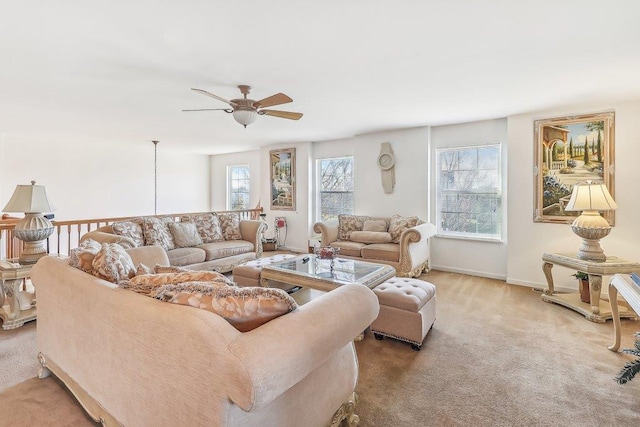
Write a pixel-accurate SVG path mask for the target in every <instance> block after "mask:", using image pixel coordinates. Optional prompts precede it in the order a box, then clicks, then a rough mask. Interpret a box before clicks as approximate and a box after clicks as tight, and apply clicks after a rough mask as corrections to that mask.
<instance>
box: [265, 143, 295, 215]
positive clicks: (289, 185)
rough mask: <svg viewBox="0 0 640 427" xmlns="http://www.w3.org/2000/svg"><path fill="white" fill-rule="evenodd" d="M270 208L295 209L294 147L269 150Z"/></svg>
mask: <svg viewBox="0 0 640 427" xmlns="http://www.w3.org/2000/svg"><path fill="white" fill-rule="evenodd" d="M269 166H270V169H271V175H270V177H271V209H272V210H283V211H293V210H295V209H296V149H295V148H287V149H284V150H272V151H269Z"/></svg>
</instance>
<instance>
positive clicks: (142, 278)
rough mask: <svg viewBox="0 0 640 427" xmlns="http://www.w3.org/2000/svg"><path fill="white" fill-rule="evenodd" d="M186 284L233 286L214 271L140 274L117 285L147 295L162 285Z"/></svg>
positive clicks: (222, 275) (226, 278)
mask: <svg viewBox="0 0 640 427" xmlns="http://www.w3.org/2000/svg"><path fill="white" fill-rule="evenodd" d="M188 282H207V283H218V284H222V285H225V286H235V283H233V282H232V281H231V280H229V278H228V277H227V276H225V275H224V274H222V273H218V272H216V271H193V270H189V271H184V272H178V273H157V274H140V275H137V276H135V277H133V278H131V279H130V280H124V281H121V282H120V283H119V285H120V287H121V288H125V289H130V290H132V291H135V292H138V293H141V294H146V295H149V294H150V293H151V292H153V291H154V290H155V289H157V288H158V287H160V286H163V285H176V284H179V283H188Z"/></svg>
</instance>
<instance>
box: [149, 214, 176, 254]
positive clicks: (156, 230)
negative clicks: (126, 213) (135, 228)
mask: <svg viewBox="0 0 640 427" xmlns="http://www.w3.org/2000/svg"><path fill="white" fill-rule="evenodd" d="M169 222H174V221H173V218H171V217H164V218H156V217H153V216H151V217H144V218H143V221H142V231H143V233H144V241H145V243H146V244H147V245H149V246H151V245H157V246H161V247H162V248H163V249H164V250H165V251H168V250H171V249H174V248H175V243H174V242H173V236H172V235H171V232H170V231H169V227H167V224H168V223H169Z"/></svg>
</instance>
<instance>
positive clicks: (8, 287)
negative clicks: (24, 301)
mask: <svg viewBox="0 0 640 427" xmlns="http://www.w3.org/2000/svg"><path fill="white" fill-rule="evenodd" d="M21 282H22V279H15V280H7V281H5V282H4V289H5V292H6V295H7V297H8V298H9V313H7V317H8V319H9V320H15V319H17V318H18V316H20V303H18V292H20V283H21Z"/></svg>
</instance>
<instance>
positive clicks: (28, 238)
mask: <svg viewBox="0 0 640 427" xmlns="http://www.w3.org/2000/svg"><path fill="white" fill-rule="evenodd" d="M35 184H36V182H35V181H31V185H18V186H17V187H16V189H15V191H14V192H13V196H11V199H10V200H9V203H7V206H5V207H4V209H3V211H4V212H22V213H24V214H25V215H24V218H22V219H21V220H20V221H18V222H17V223H16V227H15V230H14V235H15V236H16V237H17V238H18V239H20V240H22V241H23V242H24V247H23V249H22V253H21V254H20V263H22V264H33V263H35V262H36V261H38V259H40V258H41V257H42V256H44V255H46V254H47V246H46V241H47V238H48V237H49V236H51V234H52V233H53V224H51V221H49V220H48V219H47V218H45V217H44V216H42V213H43V212H51V206H50V205H49V200H48V199H47V193H46V192H45V189H44V186H42V185H35Z"/></svg>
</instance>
